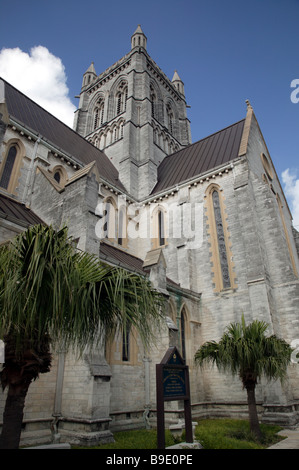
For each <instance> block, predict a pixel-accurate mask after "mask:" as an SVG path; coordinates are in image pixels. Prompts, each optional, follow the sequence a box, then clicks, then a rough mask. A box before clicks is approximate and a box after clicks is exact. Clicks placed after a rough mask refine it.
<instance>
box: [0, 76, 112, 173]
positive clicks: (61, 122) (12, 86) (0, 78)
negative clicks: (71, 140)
mask: <svg viewBox="0 0 299 470" xmlns="http://www.w3.org/2000/svg"><path fill="white" fill-rule="evenodd" d="M0 80H3V81H4V83H5V84H6V85H8V86H10V87H11V88H13V89H14V90H15V91H16V92H17V93H19V94H21V95H22V96H24V98H26V99H27V100H29V101H31V103H33V104H34V105H35V106H38V107H39V108H40V109H41V110H42V111H43V112H45V113H47V114H49V115H50V116H51V117H52V118H53V119H55V120H56V121H58V122H59V123H60V124H62V125H63V126H65V127H66V128H67V129H68V130H69V131H71V132H72V133H74V134H75V135H76V136H78V137H80V139H82V140H84V142H87V144H88V145H90V146H91V147H93V148H95V149H96V150H97V152H98V153H100V154H101V155H105V156H106V157H107V155H106V154H105V152H103V151H102V150H100V149H98V148H97V147H95V146H94V145H93V144H92V143H91V142H89V141H88V140H87V139H85V138H84V137H83V136H82V135H81V134H79V133H78V132H76V131H75V130H74V129H73V128H72V127H70V126H68V125H67V124H65V123H64V122H63V121H62V120H61V119H59V118H58V117H56V116H54V114H52V113H50V111H48V110H47V109H45V108H43V107H42V106H41V105H40V104H38V103H37V102H36V101H34V100H33V99H32V98H30V96H28V95H26V94H25V93H23V92H22V91H20V90H19V89H18V88H16V87H15V86H14V85H12V84H11V83H9V82H8V81H7V80H5V79H4V78H3V77H1V76H0ZM107 159H108V160H109V158H108V157H107ZM109 161H110V160H109ZM80 163H81V164H83V162H80Z"/></svg>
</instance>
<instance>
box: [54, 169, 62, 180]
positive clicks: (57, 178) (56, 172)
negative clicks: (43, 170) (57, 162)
mask: <svg viewBox="0 0 299 470" xmlns="http://www.w3.org/2000/svg"><path fill="white" fill-rule="evenodd" d="M53 178H54V180H56V181H57V183H60V180H61V173H60V171H55V173H54V176H53Z"/></svg>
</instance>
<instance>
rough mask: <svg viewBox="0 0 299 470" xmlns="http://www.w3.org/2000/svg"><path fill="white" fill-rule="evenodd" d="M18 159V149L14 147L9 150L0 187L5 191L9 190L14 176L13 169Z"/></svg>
mask: <svg viewBox="0 0 299 470" xmlns="http://www.w3.org/2000/svg"><path fill="white" fill-rule="evenodd" d="M16 158H17V147H16V146H15V145H12V146H11V147H10V149H9V150H8V154H7V157H6V161H5V164H4V168H3V171H2V174H1V179H0V186H1V187H2V188H4V189H8V185H9V182H10V178H11V175H12V171H13V167H14V164H15V161H16Z"/></svg>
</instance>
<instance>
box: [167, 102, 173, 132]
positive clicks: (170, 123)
mask: <svg viewBox="0 0 299 470" xmlns="http://www.w3.org/2000/svg"><path fill="white" fill-rule="evenodd" d="M166 112H167V126H168V130H169V132H170V134H173V111H172V109H171V106H170V104H168V105H167V106H166Z"/></svg>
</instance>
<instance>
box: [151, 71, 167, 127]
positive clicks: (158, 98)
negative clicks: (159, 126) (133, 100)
mask: <svg viewBox="0 0 299 470" xmlns="http://www.w3.org/2000/svg"><path fill="white" fill-rule="evenodd" d="M149 98H150V102H151V108H152V109H151V111H152V117H153V118H154V119H156V120H157V121H159V122H161V123H163V115H164V113H163V97H162V93H161V90H160V87H159V85H158V84H157V83H156V82H155V80H153V79H152V80H151V82H150V96H149Z"/></svg>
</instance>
